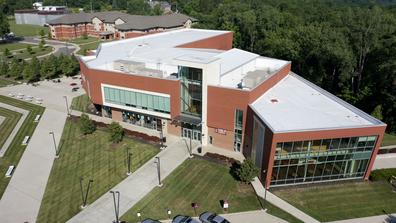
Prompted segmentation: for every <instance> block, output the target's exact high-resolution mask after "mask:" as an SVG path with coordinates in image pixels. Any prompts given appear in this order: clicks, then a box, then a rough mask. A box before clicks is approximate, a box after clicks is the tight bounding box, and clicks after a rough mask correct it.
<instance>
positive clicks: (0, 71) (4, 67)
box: [0, 61, 10, 77]
mask: <svg viewBox="0 0 396 223" xmlns="http://www.w3.org/2000/svg"><path fill="white" fill-rule="evenodd" d="M9 70H10V68H9V66H8V63H7V62H6V61H3V62H2V63H1V67H0V76H4V77H8V76H9V73H8V72H9Z"/></svg>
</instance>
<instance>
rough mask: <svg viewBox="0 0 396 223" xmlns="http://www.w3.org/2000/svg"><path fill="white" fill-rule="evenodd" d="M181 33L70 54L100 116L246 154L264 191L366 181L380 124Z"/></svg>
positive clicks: (203, 37)
mask: <svg viewBox="0 0 396 223" xmlns="http://www.w3.org/2000/svg"><path fill="white" fill-rule="evenodd" d="M232 38H233V34H232V32H229V31H214V30H199V29H181V30H174V31H169V32H163V33H159V34H153V35H148V36H142V37H138V38H133V39H126V40H120V41H113V42H109V43H102V44H101V45H100V46H99V48H98V49H97V50H96V52H95V55H91V56H85V57H81V58H80V64H81V75H82V84H83V87H84V89H85V90H86V92H87V94H88V96H89V97H90V99H91V100H92V102H93V103H94V104H95V105H96V107H97V108H98V109H100V110H102V114H103V115H104V116H108V117H112V118H113V119H114V120H117V121H120V122H128V123H131V124H135V125H139V126H143V127H146V128H151V129H155V130H157V131H162V132H164V133H167V134H173V135H177V136H180V137H185V138H191V139H192V140H194V141H196V142H199V143H200V144H201V145H202V147H203V148H204V150H205V151H208V152H210V149H211V148H221V149H224V150H229V151H232V152H235V153H242V154H243V155H244V156H245V157H248V158H252V160H253V161H254V163H255V164H256V165H257V166H258V167H259V168H260V170H261V176H260V178H261V180H262V182H263V183H265V184H266V186H267V187H270V186H271V187H275V186H280V185H290V184H300V183H312V182H323V181H334V180H344V179H368V176H369V174H370V171H371V167H372V165H373V162H374V160H375V157H376V154H377V151H378V149H379V146H380V143H381V141H382V138H383V134H384V131H385V128H386V125H385V124H384V123H382V122H381V121H379V120H377V119H375V118H373V117H371V116H370V115H368V114H366V113H364V112H363V111H361V110H359V109H357V108H355V107H353V106H352V105H350V104H348V103H346V102H345V101H342V100H341V99H339V98H337V97H336V96H334V95H332V94H330V93H329V92H326V91H325V90H323V89H321V88H319V87H318V86H316V85H314V84H312V83H310V82H309V81H307V80H305V79H304V78H302V77H300V76H299V75H297V74H295V73H293V72H292V71H291V62H290V61H284V60H279V59H274V58H268V57H263V56H260V55H257V54H254V53H250V52H247V51H243V50H239V49H235V48H232Z"/></svg>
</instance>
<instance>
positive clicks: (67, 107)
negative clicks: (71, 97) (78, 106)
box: [63, 96, 70, 116]
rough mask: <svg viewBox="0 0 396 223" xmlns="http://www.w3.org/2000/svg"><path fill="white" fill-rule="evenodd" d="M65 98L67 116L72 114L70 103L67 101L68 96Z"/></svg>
mask: <svg viewBox="0 0 396 223" xmlns="http://www.w3.org/2000/svg"><path fill="white" fill-rule="evenodd" d="M63 98H64V99H65V102H66V109H67V116H70V111H69V103H67V97H66V96H63Z"/></svg>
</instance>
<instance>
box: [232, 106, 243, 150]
mask: <svg viewBox="0 0 396 223" xmlns="http://www.w3.org/2000/svg"><path fill="white" fill-rule="evenodd" d="M242 129H243V111H242V110H239V109H236V110H235V118H234V150H235V151H237V152H240V151H241V144H242Z"/></svg>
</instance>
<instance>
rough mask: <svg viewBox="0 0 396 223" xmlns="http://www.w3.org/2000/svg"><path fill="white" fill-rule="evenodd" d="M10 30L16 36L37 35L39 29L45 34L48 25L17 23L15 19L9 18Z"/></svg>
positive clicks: (47, 30)
mask: <svg viewBox="0 0 396 223" xmlns="http://www.w3.org/2000/svg"><path fill="white" fill-rule="evenodd" d="M9 23H10V30H11V32H13V33H14V34H15V35H16V36H37V35H39V34H40V30H44V32H45V34H46V35H47V33H48V32H49V29H48V27H43V26H36V25H26V24H23V25H17V24H16V23H15V20H9Z"/></svg>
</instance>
